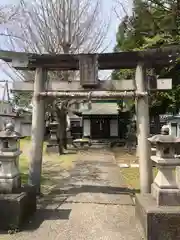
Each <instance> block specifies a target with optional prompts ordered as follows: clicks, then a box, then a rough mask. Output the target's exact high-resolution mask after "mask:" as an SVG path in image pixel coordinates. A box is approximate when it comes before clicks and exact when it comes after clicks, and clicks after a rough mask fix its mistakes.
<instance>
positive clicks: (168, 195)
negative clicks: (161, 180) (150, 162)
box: [151, 183, 180, 206]
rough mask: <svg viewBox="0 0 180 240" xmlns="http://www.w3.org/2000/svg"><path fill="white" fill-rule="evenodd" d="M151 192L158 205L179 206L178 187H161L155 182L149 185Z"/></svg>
mask: <svg viewBox="0 0 180 240" xmlns="http://www.w3.org/2000/svg"><path fill="white" fill-rule="evenodd" d="M151 194H152V196H153V198H154V199H156V204H157V205H159V206H180V189H178V188H177V189H161V188H159V187H158V186H157V184H156V183H153V184H152V185H151Z"/></svg>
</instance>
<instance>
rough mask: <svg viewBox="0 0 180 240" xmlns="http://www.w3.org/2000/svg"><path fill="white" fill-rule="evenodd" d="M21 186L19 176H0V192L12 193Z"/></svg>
mask: <svg viewBox="0 0 180 240" xmlns="http://www.w3.org/2000/svg"><path fill="white" fill-rule="evenodd" d="M20 186H21V177H20V176H19V175H18V176H15V177H14V178H8V179H4V178H0V189H1V193H12V192H15V190H16V189H17V188H19V187H20Z"/></svg>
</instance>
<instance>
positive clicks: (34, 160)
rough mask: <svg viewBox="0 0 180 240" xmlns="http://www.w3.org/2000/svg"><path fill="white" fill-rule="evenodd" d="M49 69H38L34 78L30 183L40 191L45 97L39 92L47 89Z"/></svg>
mask: <svg viewBox="0 0 180 240" xmlns="http://www.w3.org/2000/svg"><path fill="white" fill-rule="evenodd" d="M46 79H47V70H45V69H42V68H37V69H36V74H35V80H34V95H33V113H32V132H31V144H32V146H31V156H30V164H29V183H30V184H32V185H35V186H36V187H37V194H38V193H40V186H41V184H40V183H41V169H42V154H43V140H44V126H45V124H44V121H45V99H44V98H40V97H37V93H39V92H42V91H45V82H46Z"/></svg>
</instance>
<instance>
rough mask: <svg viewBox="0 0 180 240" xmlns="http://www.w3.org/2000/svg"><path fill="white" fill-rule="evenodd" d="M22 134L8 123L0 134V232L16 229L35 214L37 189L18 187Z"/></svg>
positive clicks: (19, 181) (19, 182)
mask: <svg viewBox="0 0 180 240" xmlns="http://www.w3.org/2000/svg"><path fill="white" fill-rule="evenodd" d="M20 138H21V135H20V134H19V133H17V132H15V131H14V125H13V124H12V123H8V124H7V125H6V126H5V129H4V130H3V131H1V132H0V230H15V229H19V228H20V227H21V226H22V224H23V223H24V222H25V221H26V220H27V219H28V217H29V216H30V215H32V214H33V213H34V212H35V211H36V189H35V187H33V186H30V185H21V174H20V170H19V156H20V154H21V151H20V141H19V140H20Z"/></svg>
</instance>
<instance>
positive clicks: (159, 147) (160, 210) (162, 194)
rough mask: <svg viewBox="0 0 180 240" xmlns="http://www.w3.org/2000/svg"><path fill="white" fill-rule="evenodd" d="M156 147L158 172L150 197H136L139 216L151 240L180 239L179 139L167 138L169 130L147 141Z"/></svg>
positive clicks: (146, 195)
mask: <svg viewBox="0 0 180 240" xmlns="http://www.w3.org/2000/svg"><path fill="white" fill-rule="evenodd" d="M148 140H149V141H150V142H151V144H153V145H155V146H156V155H155V156H151V160H152V161H153V162H155V164H156V167H157V170H158V173H157V175H156V177H155V179H154V182H153V183H152V185H151V194H137V195H136V215H137V217H138V218H139V220H140V222H141V224H142V227H143V228H144V231H145V235H146V237H147V239H148V240H150V239H152V240H154V239H158V240H161V239H162V240H164V239H168V240H174V239H180V228H179V226H180V189H179V188H178V185H177V182H176V175H175V171H176V166H180V158H177V157H176V155H175V152H176V148H177V146H179V147H180V139H179V138H177V137H173V136H171V135H168V130H167V129H166V128H163V129H162V132H161V134H159V135H155V136H152V137H151V138H149V139H148Z"/></svg>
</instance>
